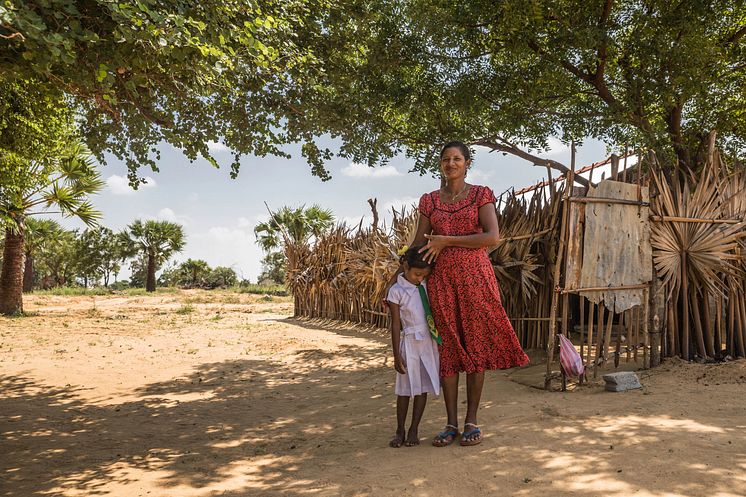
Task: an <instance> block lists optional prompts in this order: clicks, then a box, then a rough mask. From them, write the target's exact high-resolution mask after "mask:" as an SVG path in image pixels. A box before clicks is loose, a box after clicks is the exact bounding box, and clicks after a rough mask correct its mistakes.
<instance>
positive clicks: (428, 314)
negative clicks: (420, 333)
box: [417, 285, 443, 345]
mask: <svg viewBox="0 0 746 497" xmlns="http://www.w3.org/2000/svg"><path fill="white" fill-rule="evenodd" d="M417 289H418V290H419V291H420V299H422V307H424V308H425V319H427V327H428V329H429V330H430V336H431V337H433V340H435V342H436V343H437V344H438V345H440V344H442V343H443V339H442V338H440V333H438V330H437V329H436V328H435V320H434V319H433V311H431V310H430V301H429V300H427V292H425V287H424V286H422V285H417Z"/></svg>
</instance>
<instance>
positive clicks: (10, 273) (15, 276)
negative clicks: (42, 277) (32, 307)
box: [0, 225, 23, 316]
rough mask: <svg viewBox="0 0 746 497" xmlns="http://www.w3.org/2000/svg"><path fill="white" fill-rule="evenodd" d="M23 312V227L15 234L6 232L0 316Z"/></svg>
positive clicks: (0, 279)
mask: <svg viewBox="0 0 746 497" xmlns="http://www.w3.org/2000/svg"><path fill="white" fill-rule="evenodd" d="M22 312H23V225H20V226H18V232H17V233H14V232H13V231H11V230H10V228H8V229H6V230H5V249H4V250H3V270H2V273H0V314H5V315H6V316H12V315H15V314H21V313H22Z"/></svg>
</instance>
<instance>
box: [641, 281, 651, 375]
mask: <svg viewBox="0 0 746 497" xmlns="http://www.w3.org/2000/svg"><path fill="white" fill-rule="evenodd" d="M648 292H649V290H648V289H645V290H643V291H642V305H643V308H642V309H643V311H642V337H643V339H644V340H645V348H644V349H642V366H643V367H644V368H649V367H650V360H649V356H648V347H649V346H650V334H649V333H648V322H649V321H650V299H649V298H648V297H649V294H648Z"/></svg>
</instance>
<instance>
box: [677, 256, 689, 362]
mask: <svg viewBox="0 0 746 497" xmlns="http://www.w3.org/2000/svg"><path fill="white" fill-rule="evenodd" d="M681 287H682V288H681V293H680V294H679V298H681V299H683V300H682V302H683V303H684V308H683V310H682V312H681V313H682V314H683V316H682V319H683V320H684V321H683V323H682V324H683V325H684V326H683V328H684V330H683V331H684V335H683V336H682V340H681V357H682V358H683V359H686V360H687V361H688V360H690V359H691V356H690V354H689V276H688V275H687V271H686V253H684V252H683V251H682V253H681Z"/></svg>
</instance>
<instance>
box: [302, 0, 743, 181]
mask: <svg viewBox="0 0 746 497" xmlns="http://www.w3.org/2000/svg"><path fill="white" fill-rule="evenodd" d="M325 27H326V28H327V29H325V30H322V31H321V32H315V31H311V32H309V33H306V36H307V37H308V39H309V41H308V42H309V43H313V44H315V45H316V46H317V47H318V50H317V52H316V54H317V56H318V57H319V58H320V59H322V60H324V61H325V65H324V72H323V74H321V75H319V77H318V79H316V80H314V81H313V83H312V84H310V85H308V87H304V88H303V90H302V91H299V92H298V94H297V99H298V101H297V103H296V104H295V105H296V106H297V107H298V108H299V109H301V110H302V113H301V116H302V117H296V119H298V120H304V122H303V123H302V124H301V123H299V124H297V125H298V126H307V127H309V128H313V126H315V129H314V130H313V132H314V133H316V134H321V133H325V132H326V133H331V134H332V135H333V136H338V137H340V138H341V139H342V141H343V142H344V145H343V147H342V149H341V153H342V155H344V156H346V157H349V158H352V159H353V160H355V161H358V162H362V163H366V164H369V165H373V164H375V163H377V162H381V161H386V160H387V159H389V158H391V157H393V156H394V155H395V154H397V153H401V152H405V153H406V154H407V155H409V156H411V157H413V158H414V159H415V160H416V169H417V170H420V171H422V172H424V171H437V161H436V160H435V157H434V155H435V154H436V153H437V151H438V146H439V145H441V144H443V143H444V142H446V141H448V140H453V139H461V140H464V141H466V142H468V143H471V144H480V145H484V146H487V147H489V148H491V149H493V150H496V151H500V152H504V153H511V154H515V155H518V156H519V157H522V158H524V159H527V160H529V161H532V162H538V163H540V164H544V163H546V162H547V160H546V159H542V158H541V157H539V156H538V155H536V154H537V152H536V151H537V150H538V151H541V150H544V149H546V147H547V144H548V139H549V138H550V137H551V136H560V137H561V138H562V139H563V140H564V141H566V142H569V141H570V140H576V141H582V140H583V139H586V138H597V139H601V140H604V141H606V142H607V143H608V144H610V145H611V146H613V147H616V148H617V150H618V149H619V148H621V147H622V146H623V145H625V144H627V145H629V146H630V147H634V148H637V147H650V148H654V149H656V150H657V151H658V152H659V154H660V155H661V156H662V158H664V159H665V160H666V162H667V163H668V164H673V163H675V162H676V161H677V160H678V161H679V162H680V163H684V164H687V165H689V166H692V165H694V164H700V163H702V161H703V154H704V153H705V152H706V140H707V135H708V133H709V132H710V131H711V130H713V129H716V130H717V131H718V137H719V142H718V145H719V146H720V147H721V148H723V149H725V150H727V151H729V152H730V153H732V154H734V155H737V154H743V152H744V150H745V146H746V65H744V63H743V61H744V58H745V56H746V53H745V51H746V46H745V44H744V41H746V36H745V35H746V5H745V4H744V3H743V2H741V1H738V0H718V1H713V2H683V3H682V2H665V1H650V2H632V1H619V2H610V1H609V2H586V1H581V0H551V1H547V0H529V1H526V0H501V1H499V2H493V1H485V0H475V1H470V2H466V3H464V2H442V1H440V0H376V1H373V2H369V1H367V0H366V1H355V0H353V1H351V2H348V3H347V4H346V5H345V7H344V8H342V7H340V8H339V9H334V8H332V9H330V11H329V14H328V17H327V20H326V23H325ZM311 40H315V41H311ZM531 150H533V152H531V153H529V152H530V151H531ZM539 155H540V154H539ZM549 162H550V164H551V165H552V166H555V167H557V168H560V166H561V164H558V163H556V162H552V161H549Z"/></svg>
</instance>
